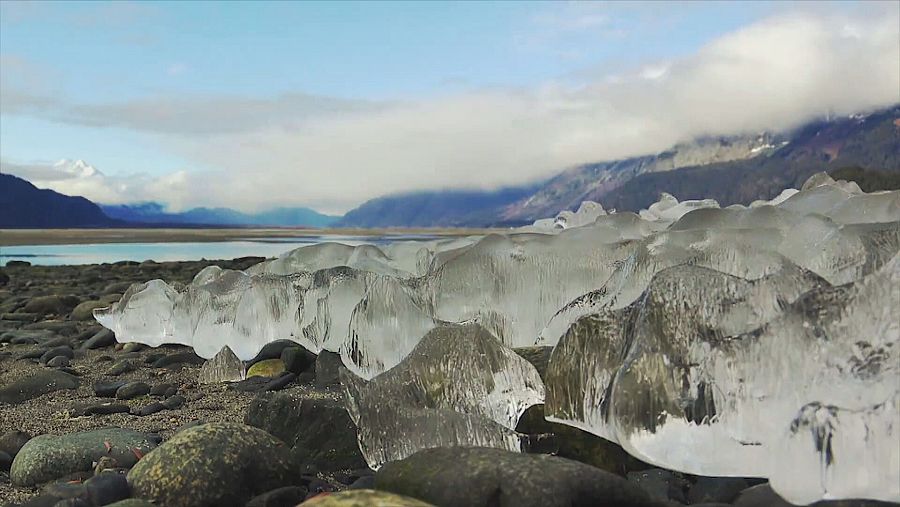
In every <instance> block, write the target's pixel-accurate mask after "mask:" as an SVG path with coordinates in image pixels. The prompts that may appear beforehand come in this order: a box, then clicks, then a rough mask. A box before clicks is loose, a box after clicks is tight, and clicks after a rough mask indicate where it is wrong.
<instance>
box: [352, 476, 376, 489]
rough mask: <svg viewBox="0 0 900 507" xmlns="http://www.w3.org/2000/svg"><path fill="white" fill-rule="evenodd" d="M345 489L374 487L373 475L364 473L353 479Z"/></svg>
mask: <svg viewBox="0 0 900 507" xmlns="http://www.w3.org/2000/svg"><path fill="white" fill-rule="evenodd" d="M347 489H375V476H374V475H365V476H363V477H360V478H359V479H356V480H355V481H353V484H351V485H350V486H348V487H347Z"/></svg>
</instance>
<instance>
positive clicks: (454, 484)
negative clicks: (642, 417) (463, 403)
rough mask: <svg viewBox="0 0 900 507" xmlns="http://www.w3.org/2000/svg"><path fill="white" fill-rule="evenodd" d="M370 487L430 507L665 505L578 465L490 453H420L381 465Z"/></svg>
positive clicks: (454, 449) (618, 479)
mask: <svg viewBox="0 0 900 507" xmlns="http://www.w3.org/2000/svg"><path fill="white" fill-rule="evenodd" d="M375 485H376V487H377V488H378V489H379V490H384V491H391V492H394V493H398V494H401V495H407V496H411V497H414V498H419V499H421V500H425V501H428V502H431V503H433V504H435V505H497V506H521V507H530V506H571V505H585V506H587V505H591V506H597V507H604V506H609V507H645V506H648V507H649V506H663V505H665V503H664V502H661V501H658V500H654V499H653V498H651V497H650V496H649V495H647V494H646V493H645V492H644V491H642V490H641V489H640V488H639V487H637V486H636V485H634V484H632V483H630V482H628V481H627V480H625V479H623V478H621V477H619V476H617V475H614V474H611V473H609V472H604V471H603V470H600V469H597V468H594V467H591V466H588V465H585V464H583V463H578V462H577V461H571V460H567V459H564V458H558V457H555V456H546V455H539V454H520V453H515V452H510V451H504V450H500V449H489V448H471V447H446V448H435V449H425V450H422V451H419V452H417V453H415V454H413V455H412V456H410V457H408V458H406V459H403V460H400V461H394V462H391V463H387V464H385V465H384V466H383V467H381V469H380V470H378V472H377V473H376V474H375Z"/></svg>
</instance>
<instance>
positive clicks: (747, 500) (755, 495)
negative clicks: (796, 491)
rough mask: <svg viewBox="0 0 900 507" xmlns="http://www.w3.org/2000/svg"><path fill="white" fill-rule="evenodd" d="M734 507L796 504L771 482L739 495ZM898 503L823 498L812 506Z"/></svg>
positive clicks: (877, 506) (888, 505)
mask: <svg viewBox="0 0 900 507" xmlns="http://www.w3.org/2000/svg"><path fill="white" fill-rule="evenodd" d="M733 505H734V507H793V505H794V504H792V503H790V502H788V501H786V500H784V499H783V498H781V497H780V496H778V494H777V493H775V492H774V491H773V490H772V487H771V486H769V483H764V484H758V485H756V486H752V487H749V488H747V489H745V490H744V491H741V493H740V494H739V495H738V497H737V500H735V501H734V504H733ZM896 506H897V504H896V503H890V502H879V501H877V500H827V501H826V500H823V501H821V502H816V503H814V504H811V507H896Z"/></svg>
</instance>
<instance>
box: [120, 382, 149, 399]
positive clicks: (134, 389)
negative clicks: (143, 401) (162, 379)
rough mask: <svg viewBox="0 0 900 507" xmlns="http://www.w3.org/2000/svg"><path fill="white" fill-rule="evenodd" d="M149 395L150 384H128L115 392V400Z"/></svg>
mask: <svg viewBox="0 0 900 507" xmlns="http://www.w3.org/2000/svg"><path fill="white" fill-rule="evenodd" d="M149 393H150V384H148V383H146V382H129V383H127V384H125V385H124V386H122V387H120V388H118V389H117V390H116V399H119V400H130V399H133V398H137V397H138V396H144V395H146V394H149Z"/></svg>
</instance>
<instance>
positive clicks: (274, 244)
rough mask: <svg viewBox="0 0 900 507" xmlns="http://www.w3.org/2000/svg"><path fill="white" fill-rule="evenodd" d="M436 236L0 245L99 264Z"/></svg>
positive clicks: (35, 260) (16, 252)
mask: <svg viewBox="0 0 900 507" xmlns="http://www.w3.org/2000/svg"><path fill="white" fill-rule="evenodd" d="M436 237H437V236H427V235H392V236H305V237H300V238H253V239H247V240H238V241H215V242H202V243H200V242H190V243H103V244H85V245H24V246H0V266H2V265H4V264H6V262H7V261H10V260H22V261H28V262H30V263H32V264H34V265H44V266H55V265H61V264H101V263H104V262H109V263H112V262H117V261H138V262H141V261H145V260H149V259H152V260H154V261H157V262H162V261H191V260H200V259H233V258H235V257H246V256H259V257H276V256H278V254H281V253H283V252H287V251H288V250H293V249H294V248H297V247H300V246H303V245H310V244H314V243H322V242H325V241H336V242H339V243H344V244H347V245H361V244H364V243H370V244H382V243H386V242H390V241H424V240H429V239H434V238H436Z"/></svg>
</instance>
